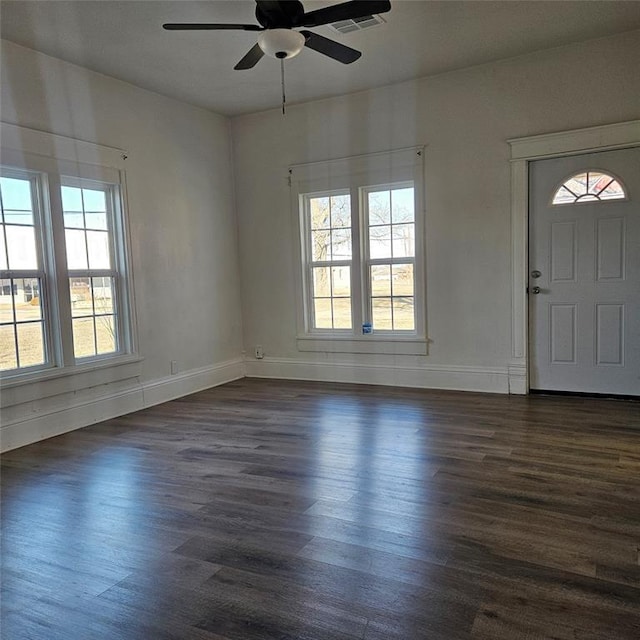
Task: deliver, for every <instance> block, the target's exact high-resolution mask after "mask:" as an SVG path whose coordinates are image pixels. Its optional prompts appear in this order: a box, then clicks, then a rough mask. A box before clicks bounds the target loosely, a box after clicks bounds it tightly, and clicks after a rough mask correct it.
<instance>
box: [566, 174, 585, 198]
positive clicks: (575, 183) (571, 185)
mask: <svg viewBox="0 0 640 640" xmlns="http://www.w3.org/2000/svg"><path fill="white" fill-rule="evenodd" d="M564 184H565V186H566V187H567V188H568V189H569V190H571V191H573V193H575V195H577V196H580V195H582V194H583V193H586V192H587V174H586V173H580V174H578V175H576V176H573V177H572V178H570V179H569V180H567V181H566V182H565V183H564Z"/></svg>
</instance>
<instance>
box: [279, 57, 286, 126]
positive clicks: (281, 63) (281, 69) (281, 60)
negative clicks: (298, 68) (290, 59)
mask: <svg viewBox="0 0 640 640" xmlns="http://www.w3.org/2000/svg"><path fill="white" fill-rule="evenodd" d="M280 79H281V81H282V115H284V105H285V102H286V98H285V95H284V58H280Z"/></svg>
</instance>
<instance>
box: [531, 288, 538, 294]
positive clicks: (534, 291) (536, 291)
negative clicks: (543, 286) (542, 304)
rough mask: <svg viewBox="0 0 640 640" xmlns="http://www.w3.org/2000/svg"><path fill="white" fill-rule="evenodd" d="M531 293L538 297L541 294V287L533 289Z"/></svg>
mask: <svg viewBox="0 0 640 640" xmlns="http://www.w3.org/2000/svg"><path fill="white" fill-rule="evenodd" d="M531 293H533V294H535V295H538V294H539V293H540V287H531Z"/></svg>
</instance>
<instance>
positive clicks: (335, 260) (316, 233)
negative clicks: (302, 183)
mask: <svg viewBox="0 0 640 640" xmlns="http://www.w3.org/2000/svg"><path fill="white" fill-rule="evenodd" d="M304 212H305V213H304V215H305V228H306V230H307V233H306V236H307V238H308V240H309V246H308V255H309V256H310V259H309V261H308V272H307V278H308V288H309V293H310V305H311V309H312V312H311V324H312V327H313V328H314V329H320V330H322V329H351V328H352V327H353V318H352V294H351V269H352V257H353V247H352V242H353V233H352V226H351V199H350V196H349V193H348V192H347V193H344V192H335V193H329V194H309V195H306V196H304Z"/></svg>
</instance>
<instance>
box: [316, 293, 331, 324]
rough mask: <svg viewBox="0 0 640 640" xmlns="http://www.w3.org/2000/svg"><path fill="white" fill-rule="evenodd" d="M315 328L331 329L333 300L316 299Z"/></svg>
mask: <svg viewBox="0 0 640 640" xmlns="http://www.w3.org/2000/svg"><path fill="white" fill-rule="evenodd" d="M313 311H314V326H315V327H316V329H331V328H332V327H333V323H332V321H331V298H314V299H313Z"/></svg>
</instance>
